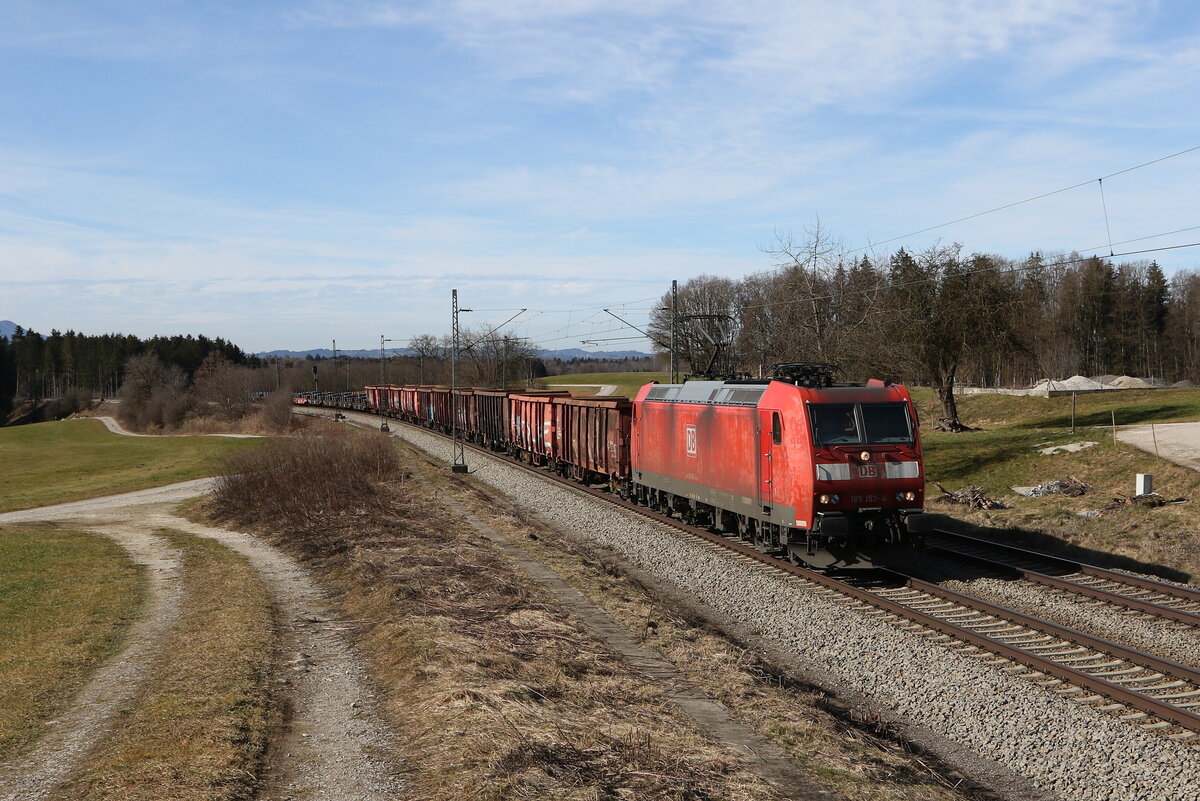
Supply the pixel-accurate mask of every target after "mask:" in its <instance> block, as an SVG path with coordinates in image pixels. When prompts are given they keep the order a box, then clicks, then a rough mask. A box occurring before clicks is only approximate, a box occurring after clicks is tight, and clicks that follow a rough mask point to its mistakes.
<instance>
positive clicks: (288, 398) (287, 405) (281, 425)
mask: <svg viewBox="0 0 1200 801" xmlns="http://www.w3.org/2000/svg"><path fill="white" fill-rule="evenodd" d="M262 421H263V423H264V424H265V425H266V426H267V427H268V428H270V429H271V430H272V431H286V430H287V429H288V427H289V426H290V425H291V424H292V393H291V392H290V391H289V390H286V389H277V390H275V391H274V392H272V393H271V394H270V395H269V396H267V399H266V400H265V401H263V405H262Z"/></svg>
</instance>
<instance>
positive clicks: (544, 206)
mask: <svg viewBox="0 0 1200 801" xmlns="http://www.w3.org/2000/svg"><path fill="white" fill-rule="evenodd" d="M0 20H2V23H0V286H3V293H2V295H0V319H3V318H7V319H12V320H15V321H17V322H19V323H22V324H25V325H28V326H33V327H35V328H37V329H38V330H42V331H49V330H50V329H51V328H55V327H57V328H60V329H66V328H75V329H77V330H82V331H86V332H89V333H100V332H104V331H122V332H128V333H134V334H138V335H142V336H149V335H153V334H160V333H161V334H170V333H179V332H197V333H207V334H209V335H214V336H215V335H220V336H225V337H228V338H231V339H232V340H234V341H235V342H237V343H238V344H240V345H242V346H243V347H245V348H247V349H249V350H263V349H271V348H278V347H288V348H308V347H321V346H327V345H328V344H329V342H330V341H331V340H333V339H337V341H338V344H339V346H340V347H354V348H360V347H361V348H367V347H373V346H377V345H378V340H379V336H380V334H384V335H386V336H387V337H388V338H393V339H404V338H407V337H409V336H411V335H415V334H419V333H425V332H430V333H439V334H440V333H444V332H446V331H448V330H449V305H450V303H449V296H450V289H451V288H452V287H457V288H458V290H459V295H460V302H461V305H463V306H464V307H470V308H474V309H478V310H480V311H477V312H474V313H472V314H471V315H469V317H466V318H464V324H467V323H468V322H469V323H470V324H472V325H481V324H490V325H495V324H498V323H500V322H501V321H503V320H505V319H506V318H507V317H509V316H510V314H512V313H513V312H511V311H508V310H509V309H513V310H515V309H517V308H522V307H527V308H529V309H530V311H528V312H526V313H525V314H523V315H521V316H520V317H519V318H518V319H517V320H516V321H515V322H514V323H513V324H512V325H511V326H510V328H509V329H507V330H510V331H511V332H512V333H514V334H517V335H521V336H528V337H530V338H531V340H533V341H534V342H535V343H538V344H542V345H545V346H547V347H551V348H559V347H573V346H578V344H579V343H580V341H581V340H593V339H596V338H603V337H617V336H625V335H628V334H631V333H633V332H631V331H613V330H612V329H614V328H616V327H618V325H617V324H616V322H615V321H613V320H612V318H610V317H607V315H605V314H604V313H603V312H601V311H599V307H604V306H608V307H611V308H614V309H615V310H623V311H620V313H621V314H622V316H626V317H627V318H628V319H630V320H633V321H635V322H641V321H644V320H645V319H646V315H647V313H648V309H649V307H650V305H651V300H650V299H653V298H656V297H657V296H659V295H661V294H662V293H663V292H664V291H666V290H667V289H668V288H669V286H670V281H671V279H672V278H677V279H679V280H681V281H684V280H686V279H688V278H690V277H692V276H695V275H698V274H701V273H711V274H717V275H726V276H742V275H745V274H748V273H751V272H754V271H758V270H764V269H770V268H771V267H772V260H771V258H770V256H768V255H767V254H766V253H765V252H764V251H765V249H766V248H769V247H770V245H771V244H772V243H773V242H774V241H775V240H776V238H777V236H779V235H781V234H782V235H787V234H788V233H792V234H794V235H796V236H803V232H804V230H805V229H806V227H809V226H811V225H812V224H813V223H814V221H816V220H818V219H819V220H820V221H821V224H822V226H824V227H825V228H826V229H827V230H828V231H829V232H830V233H831V234H832V235H833V236H834V237H836V238H837V239H838V240H839V241H840V242H841V243H842V244H843V246H844V247H845V248H846V249H847V250H854V249H857V248H861V247H864V246H869V245H871V244H872V243H878V242H882V241H884V240H888V239H891V238H892V237H895V236H898V235H901V234H905V233H907V232H910V231H915V230H918V229H922V228H925V227H927V226H931V225H936V224H938V223H942V222H945V221H948V220H951V219H955V218H958V217H961V216H964V215H967V214H971V213H973V212H977V211H981V210H984V209H988V208H992V207H995V206H999V205H1002V204H1005V203H1008V202H1011V201H1014V200H1020V199H1022V198H1026V197H1030V196H1033V195H1037V194H1039V193H1042V192H1046V191H1049V190H1054V189H1058V188H1060V187H1063V186H1067V185H1071V184H1075V183H1079V182H1082V181H1087V180H1088V179H1092V178H1096V177H1098V176H1102V175H1107V174H1110V173H1113V172H1116V171H1118V170H1121V169H1123V168H1126V167H1130V166H1133V165H1135V164H1139V163H1142V162H1145V161H1148V160H1151V159H1154V158H1157V157H1160V156H1164V155H1168V154H1170V153H1175V152H1177V151H1180V150H1184V149H1186V148H1190V147H1194V146H1196V145H1200V102H1197V101H1200V4H1196V3H1191V2H1177V3H1170V2H1162V3H1135V2H1120V3H1112V2H1104V1H1103V0H1089V1H1088V2H1073V1H1067V0H1063V1H1061V2H1055V1H1053V0H1048V1H1047V2H1037V1H1036V0H1012V1H1010V2H1005V1H1003V0H996V1H995V2H988V3H980V2H922V1H921V0H906V1H905V2H890V1H889V2H874V1H872V0H859V2H854V3H847V2H844V1H843V2H816V1H801V0H794V1H793V2H756V1H755V0H747V1H745V2H740V3H728V2H709V1H708V0H692V1H691V2H675V1H674V0H639V1H638V2H633V1H632V0H606V1H605V2H601V1H600V0H508V1H507V2H485V1H484V0H443V2H429V3H426V2H371V1H370V0H360V1H358V2H338V1H337V0H324V1H322V0H313V1H312V2H293V3H278V2H268V1H264V2H255V3H243V2H179V1H177V2H163V1H161V0H160V1H159V2H143V3H128V2H99V1H94V2H86V3H72V2H55V3H45V2H23V1H22V0H4V1H3V4H2V5H0ZM1104 188H1105V193H1106V200H1107V205H1108V213H1109V221H1110V224H1111V228H1112V239H1113V240H1115V241H1118V242H1119V241H1123V240H1129V239H1134V238H1140V237H1147V236H1151V235H1156V234H1161V233H1164V232H1167V231H1172V230H1175V229H1181V228H1187V227H1191V226H1200V151H1196V152H1193V153H1189V154H1186V155H1182V156H1179V157H1177V158H1173V159H1170V160H1168V161H1164V162H1162V163H1160V164H1156V165H1152V166H1149V167H1146V168H1144V169H1140V170H1137V171H1134V172H1130V173H1127V174H1125V175H1121V176H1116V177H1113V178H1111V179H1109V180H1106V181H1105V183H1104ZM938 240H940V241H942V242H960V243H962V244H963V246H964V248H965V249H966V251H968V252H972V251H980V252H993V253H999V254H1002V255H1006V256H1012V257H1017V258H1019V257H1021V256H1023V255H1025V254H1027V253H1028V252H1029V251H1030V250H1034V249H1037V250H1041V251H1043V252H1047V253H1056V252H1065V251H1071V250H1079V251H1081V252H1092V251H1094V250H1095V249H1097V248H1100V250H1101V252H1104V253H1106V252H1107V241H1108V234H1107V232H1106V230H1105V224H1104V217H1103V214H1102V211H1101V205H1100V195H1099V191H1098V186H1097V185H1096V184H1094V183H1093V184H1090V185H1087V186H1084V187H1081V188H1079V189H1076V190H1072V191H1070V192H1064V193H1061V194H1058V195H1055V196H1053V197H1051V198H1047V199H1045V200H1043V201H1038V202H1036V203H1030V204H1027V205H1023V206H1019V207H1017V208H1013V209H1009V210H1006V211H1004V212H1000V213H997V214H991V215H987V216H985V217H981V218H978V219H975V220H972V221H970V222H967V223H962V224H958V225H954V226H950V227H947V228H942V229H938V230H937V231H934V232H929V233H926V234H922V235H918V236H914V237H911V238H908V239H904V240H902V241H897V242H894V243H891V244H889V246H888V247H889V248H894V247H898V246H899V245H901V244H903V245H905V246H906V247H909V248H910V249H917V250H919V249H921V248H923V247H927V246H929V245H930V244H932V243H933V242H935V241H938ZM1196 241H1200V230H1196V231H1190V232H1185V233H1180V234H1176V235H1172V236H1163V237H1157V238H1155V239H1150V240H1145V241H1144V242H1139V243H1135V244H1133V245H1130V246H1128V247H1129V248H1131V249H1132V248H1136V247H1143V246H1145V247H1156V246H1167V245H1173V244H1181V243H1187V242H1196ZM1117 250H1118V251H1120V250H1121V248H1120V247H1118V248H1117ZM1156 257H1157V258H1158V260H1159V262H1160V263H1161V264H1163V265H1164V267H1166V268H1167V269H1168V270H1169V271H1173V270H1178V269H1196V268H1200V248H1192V249H1181V250H1174V251H1165V252H1162V253H1160V254H1156ZM627 344H632V345H633V346H635V347H637V346H639V343H637V342H632V343H626V342H619V343H615V344H614V345H609V346H606V347H609V348H611V347H615V346H624V345H627Z"/></svg>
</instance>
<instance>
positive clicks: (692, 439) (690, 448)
mask: <svg viewBox="0 0 1200 801" xmlns="http://www.w3.org/2000/svg"><path fill="white" fill-rule="evenodd" d="M684 431H685V432H686V434H687V452H688V456H695V455H696V427H695V426H687V427H686V428H685V429H684Z"/></svg>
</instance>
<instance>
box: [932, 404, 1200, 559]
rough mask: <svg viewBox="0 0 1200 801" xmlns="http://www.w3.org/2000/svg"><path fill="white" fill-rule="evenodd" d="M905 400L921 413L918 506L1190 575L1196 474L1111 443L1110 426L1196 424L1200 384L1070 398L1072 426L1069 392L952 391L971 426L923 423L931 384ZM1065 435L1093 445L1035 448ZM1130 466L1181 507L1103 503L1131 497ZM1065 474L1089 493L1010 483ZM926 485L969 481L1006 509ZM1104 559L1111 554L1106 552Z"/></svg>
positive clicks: (1199, 528)
mask: <svg viewBox="0 0 1200 801" xmlns="http://www.w3.org/2000/svg"><path fill="white" fill-rule="evenodd" d="M913 400H914V402H915V403H916V404H917V408H918V412H919V415H920V418H921V421H922V426H921V438H922V446H923V450H924V455H925V475H926V479H927V483H928V489H927V492H926V498H927V501H929V502H928V503H927V510H928V511H931V512H941V513H945V514H949V515H952V516H954V517H956V518H961V519H965V520H967V521H969V522H971V523H975V524H977V525H980V526H984V527H986V528H990V529H993V530H994V531H995V533H996V536H1001V537H1003V538H1005V539H1009V538H1015V539H1016V540H1017V541H1023V542H1024V543H1025V544H1027V545H1030V546H1033V547H1039V548H1041V547H1050V548H1054V547H1059V546H1061V547H1063V548H1066V549H1070V548H1078V549H1083V551H1081V552H1077V555H1078V556H1080V558H1083V559H1085V561H1101V562H1105V561H1107V562H1110V563H1112V564H1117V565H1118V566H1123V567H1128V568H1131V569H1135V570H1151V571H1152V572H1163V571H1161V570H1159V568H1166V569H1168V570H1169V571H1178V572H1180V573H1182V574H1187V575H1191V576H1197V575H1200V533H1198V532H1200V473H1198V472H1197V471H1195V470H1190V469H1188V468H1185V467H1180V466H1178V465H1175V464H1172V463H1170V462H1167V461H1165V460H1163V459H1158V458H1157V457H1155V456H1154V455H1153V454H1150V453H1146V452H1144V451H1141V450H1138V449H1136V448H1133V447H1131V446H1128V445H1124V444H1119V443H1118V444H1114V442H1113V436H1112V427H1111V426H1112V420H1113V417H1114V415H1115V417H1116V422H1117V425H1118V426H1120V425H1135V424H1145V423H1151V422H1154V423H1180V422H1194V421H1197V420H1200V389H1194V388H1187V389H1183V388H1181V389H1165V390H1163V389H1160V390H1134V391H1122V392H1112V393H1094V394H1088V395H1079V396H1077V399H1076V416H1075V431H1074V433H1072V432H1071V429H1070V426H1071V398H1070V397H1069V396H1068V397H1061V398H1031V397H1018V396H1006V395H970V396H962V397H961V398H959V412H960V417H961V419H962V421H963V422H964V423H966V424H967V425H969V426H974V427H977V428H978V429H979V430H977V431H967V432H963V433H960V434H947V433H943V432H938V431H932V430H931V429H932V426H933V425H934V423H935V422H936V420H937V418H938V417H939V416H940V411H941V410H940V406H939V405H938V404H937V402H936V400H935V399H934V397H933V393H932V392H931V391H930V390H927V389H916V390H914V391H913ZM1071 442H1095V443H1097V444H1096V445H1094V446H1092V447H1089V448H1086V449H1084V450H1081V451H1078V452H1076V453H1058V454H1054V455H1045V454H1042V453H1041V449H1043V448H1046V447H1049V446H1052V445H1065V444H1067V443H1071ZM1136 473H1152V474H1153V475H1154V485H1155V490H1156V491H1157V492H1158V493H1159V494H1161V495H1163V496H1165V497H1168V498H1174V497H1182V498H1185V499H1187V500H1188V503H1183V504H1179V505H1172V506H1166V507H1162V508H1158V509H1147V508H1142V507H1129V506H1119V505H1114V504H1113V503H1112V501H1113V499H1114V498H1117V497H1120V496H1126V497H1128V496H1131V495H1132V494H1133V492H1134V475H1135V474H1136ZM1067 476H1073V477H1075V478H1078V479H1079V480H1081V481H1084V482H1086V483H1088V484H1090V485H1091V486H1092V491H1090V492H1089V493H1087V494H1086V495H1083V496H1080V497H1075V498H1071V497H1066V496H1062V495H1050V496H1046V497H1043V498H1027V497H1024V496H1021V495H1018V494H1017V493H1015V492H1013V491H1012V487H1020V486H1033V485H1036V484H1042V483H1044V482H1047V481H1053V480H1055V479H1059V478H1064V477H1067ZM936 483H941V484H942V485H944V486H945V487H946V489H948V490H951V491H953V490H957V489H959V488H961V487H963V486H964V485H967V484H974V485H976V486H979V487H982V488H983V489H984V490H985V491H986V493H987V494H988V495H990V496H991V497H993V498H996V499H998V500H1000V501H1001V502H1003V503H1004V504H1006V505H1007V506H1008V507H1009V508H1007V509H1001V510H993V511H986V512H985V511H978V510H969V509H967V508H966V507H963V506H956V505H952V504H948V503H945V502H944V501H941V500H939V496H940V493H939V492H938V490H937V488H936V486H935V484H936ZM1097 512H1100V513H1101V514H1099V515H1096V514H1095V513H1097ZM1081 513H1086V514H1087V515H1094V516H1081ZM1114 555H1115V557H1116V560H1115V561H1114V560H1112V559H1109V556H1114ZM1121 558H1124V559H1125V560H1126V561H1121ZM1130 560H1131V561H1130ZM1163 574H1164V575H1168V577H1170V578H1182V577H1183V576H1181V575H1177V574H1169V573H1165V572H1163Z"/></svg>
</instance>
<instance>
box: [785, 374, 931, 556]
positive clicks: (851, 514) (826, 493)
mask: <svg viewBox="0 0 1200 801" xmlns="http://www.w3.org/2000/svg"><path fill="white" fill-rule="evenodd" d="M873 383H877V382H873ZM806 407H807V411H808V415H807V416H808V423H809V428H810V432H809V433H810V434H811V437H812V467H813V484H812V522H811V526H810V528H809V529H808V531H807V534H806V537H805V541H804V542H803V543H796V544H795V546H794V548H795V550H797V551H801V549H802V552H798V553H795V554H793V557H794V558H796V559H798V560H799V561H804V562H807V563H809V564H812V565H813V566H816V567H864V566H868V565H870V564H871V563H872V562H873V561H874V559H875V558H876V557H877V556H878V555H879V554H880V553H881V552H884V551H886V550H887V549H888V548H892V547H896V546H901V545H912V544H917V543H919V535H917V534H915V533H913V531H912V528H913V527H912V525H911V524H912V523H914V522H915V521H916V520H917V518H916V517H915V516H917V515H919V514H921V513H922V511H923V509H924V500H925V499H924V490H925V474H924V469H923V466H922V463H921V449H920V442H919V439H918V433H917V426H916V415H915V411H914V409H913V408H912V402H911V400H910V399H909V397H908V392H907V390H905V389H904V388H903V387H898V386H891V385H888V386H885V385H883V384H881V383H878V385H877V386H871V385H868V386H866V387H863V388H861V389H858V388H855V389H854V390H850V391H847V390H833V391H828V390H827V391H819V390H818V391H814V392H812V393H810V398H809V402H808V403H807V404H806Z"/></svg>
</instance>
